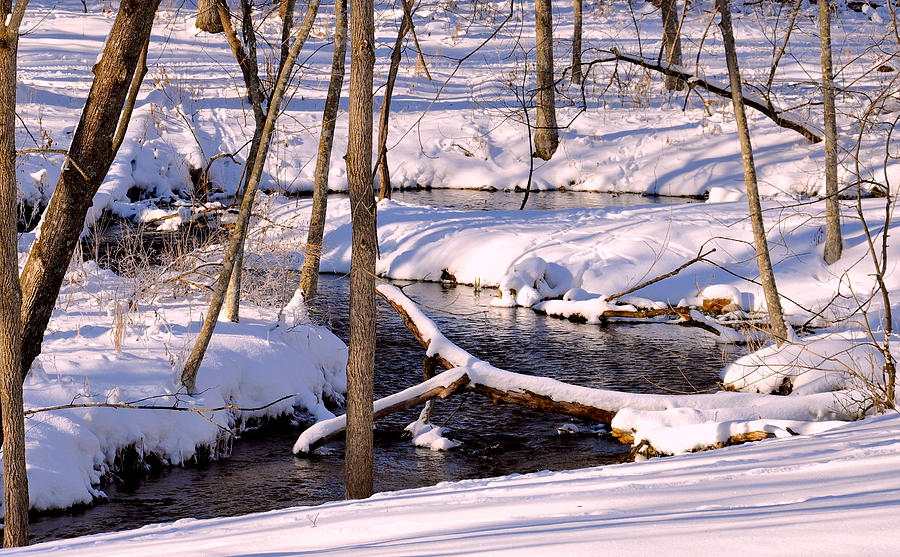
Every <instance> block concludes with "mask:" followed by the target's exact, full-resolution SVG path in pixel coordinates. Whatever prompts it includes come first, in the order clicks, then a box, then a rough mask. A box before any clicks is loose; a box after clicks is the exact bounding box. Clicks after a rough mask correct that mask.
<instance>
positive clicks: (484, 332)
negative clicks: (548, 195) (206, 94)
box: [31, 193, 735, 541]
mask: <svg viewBox="0 0 900 557" xmlns="http://www.w3.org/2000/svg"><path fill="white" fill-rule="evenodd" d="M557 195H559V193H557ZM594 195H595V194H594ZM416 200H417V201H419V202H426V201H425V200H422V199H421V198H416ZM348 288H349V280H348V279H347V278H346V277H341V276H334V275H322V277H321V278H320V300H319V306H318V309H317V311H316V313H315V315H314V317H315V318H316V319H317V320H319V321H320V322H322V323H324V324H326V325H328V326H329V327H331V329H332V330H333V331H334V332H335V333H336V334H337V335H338V336H339V337H341V338H342V339H343V340H344V341H345V342H346V341H347V336H348V318H347V310H346V303H347V300H348V299H349V296H348ZM404 290H405V292H406V293H407V295H409V296H410V297H411V298H413V299H414V300H416V301H417V302H418V303H419V304H421V305H422V307H423V309H424V310H425V311H426V313H427V314H428V315H429V316H430V317H432V318H433V319H434V320H435V321H436V322H437V323H438V325H439V326H440V327H441V329H442V331H443V332H444V333H445V334H446V335H447V337H448V338H450V339H451V340H453V341H454V342H456V343H458V344H459V345H460V346H462V347H463V348H465V349H466V350H468V351H470V352H472V353H473V354H475V355H476V356H478V357H480V358H482V359H485V360H487V361H489V362H491V363H493V364H494V365H496V366H497V367H500V368H504V369H509V370H512V371H517V372H520V373H531V374H535V375H543V376H549V377H554V378H557V379H560V380H562V381H566V382H570V383H574V384H578V385H585V386H591V387H600V388H609V389H617V390H623V391H629V392H668V391H670V390H675V391H694V390H703V389H710V388H714V387H715V385H716V380H717V374H718V371H719V370H720V369H721V368H722V366H723V364H724V363H725V362H726V361H730V360H731V359H733V357H734V356H735V354H733V353H732V352H731V350H730V349H727V348H726V349H724V350H723V349H722V348H721V347H719V346H717V345H716V344H715V343H714V342H713V341H712V340H711V337H710V336H709V335H708V334H707V333H705V332H703V331H700V330H698V329H688V328H682V327H678V326H674V325H666V324H661V323H660V324H645V325H628V324H615V325H611V326H603V327H601V326H594V325H584V324H576V323H571V322H569V321H565V320H558V319H553V318H549V317H546V316H542V315H538V314H536V313H534V312H533V311H532V310H530V309H523V308H516V309H506V308H502V309H501V308H492V307H490V299H491V297H492V296H493V294H494V291H492V290H484V291H481V292H479V291H477V290H475V289H473V288H471V287H465V286H458V287H454V288H451V287H445V286H442V285H440V284H433V283H413V284H409V285H408V286H405V287H404ZM377 337H378V349H377V356H376V380H375V384H376V387H375V391H376V392H375V394H376V396H377V397H380V396H385V395H387V394H390V393H393V392H396V391H398V390H401V389H403V388H406V387H408V386H411V385H413V384H415V383H417V382H419V381H421V375H422V360H423V357H424V350H423V349H422V348H421V347H420V346H419V345H418V343H417V342H416V341H415V340H414V339H413V338H412V335H411V334H410V333H409V332H408V331H407V329H406V328H405V327H404V326H403V324H402V323H401V321H400V319H399V317H397V315H396V314H395V313H394V312H393V310H392V309H391V308H390V307H389V306H388V305H387V304H386V303H384V302H382V301H381V300H380V299H379V306H378V331H377ZM436 406H437V407H436V410H435V415H434V419H433V421H434V422H435V423H438V424H441V423H443V422H444V421H445V420H447V419H448V417H450V415H451V414H453V415H452V417H450V420H449V423H448V424H447V431H446V433H445V435H446V436H448V437H450V438H451V439H454V440H456V441H458V442H460V446H459V447H458V448H456V449H453V450H450V451H446V452H437V451H431V450H427V449H420V448H416V447H413V446H412V445H411V444H410V442H409V441H408V439H406V438H404V437H403V427H404V426H405V425H406V424H408V423H409V422H411V421H413V420H415V419H416V417H417V415H418V409H413V410H410V411H408V412H405V413H402V414H395V415H392V416H389V417H388V418H385V419H384V420H383V421H380V422H378V424H377V429H376V451H375V489H376V490H377V491H385V490H397V489H405V488H412V487H420V486H426V485H433V484H436V483H439V482H442V481H452V480H460V479H466V478H478V477H489V476H496V475H503V474H510V473H514V472H517V473H527V472H534V471H538V470H545V469H549V470H561V469H573V468H582V467H586V466H596V465H602V464H609V463H615V462H619V461H621V460H622V459H623V458H625V457H626V455H627V454H628V447H625V446H623V445H620V444H619V443H618V442H616V441H615V440H614V439H612V438H610V437H609V436H607V435H604V434H603V433H602V432H598V431H596V430H594V429H592V428H591V427H590V424H586V423H581V422H578V421H576V420H573V419H570V418H568V417H565V416H559V415H553V414H543V413H541V412H537V411H532V410H529V409H525V408H520V407H516V406H510V405H499V406H494V405H493V404H491V402H490V401H489V400H487V399H486V398H483V397H480V396H479V395H474V394H473V395H471V396H466V395H459V396H456V397H451V398H450V399H448V400H446V401H439V402H438V404H437V405H436ZM457 410H458V411H457ZM568 424H572V425H574V426H575V429H577V433H570V432H566V431H564V429H571V426H570V425H568ZM564 426H565V427H564ZM561 428H564V429H563V430H561ZM299 432H300V428H298V427H291V426H287V425H285V426H283V427H280V428H269V429H267V430H266V431H265V432H259V433H252V434H247V435H245V436H244V437H243V438H242V439H240V440H238V441H236V442H235V443H234V447H233V452H232V454H231V456H230V458H226V459H222V460H219V461H216V462H212V463H209V464H205V465H197V466H190V467H177V468H171V469H166V470H163V471H161V472H158V473H154V474H151V475H149V476H147V477H145V478H142V479H140V480H139V481H132V482H129V483H128V484H123V483H115V482H110V483H109V484H108V485H106V486H104V490H105V491H106V493H107V495H108V496H109V499H108V501H107V502H104V503H102V504H98V505H96V506H93V507H90V508H87V509H83V510H80V511H75V512H65V513H61V514H57V515H44V516H39V517H36V518H34V519H33V520H32V523H31V531H32V536H33V540H34V541H40V540H47V539H55V538H64V537H72V536H78V535H84V534H90V533H97V532H105V531H112V530H121V529H126V528H135V527H139V526H142V525H145V524H149V523H156V522H165V521H172V520H177V519H180V518H186V517H195V518H209V517H216V516H229V515H237V514H244V513H249V512H256V511H265V510H271V509H276V508H283V507H287V506H294V505H312V504H317V503H322V502H325V501H330V500H335V499H340V498H342V496H343V450H344V445H343V442H333V443H331V444H329V445H326V446H325V447H323V448H321V449H319V451H318V453H317V454H316V455H314V456H313V457H312V458H299V457H295V456H293V455H292V454H291V451H290V449H291V445H292V444H293V442H294V440H295V439H296V437H297V435H298V434H299ZM311 513H312V514H314V513H315V511H311Z"/></svg>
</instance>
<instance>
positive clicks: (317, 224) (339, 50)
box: [299, 0, 347, 301]
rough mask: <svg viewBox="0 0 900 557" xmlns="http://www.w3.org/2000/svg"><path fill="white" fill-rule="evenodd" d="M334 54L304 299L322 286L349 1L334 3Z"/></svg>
mask: <svg viewBox="0 0 900 557" xmlns="http://www.w3.org/2000/svg"><path fill="white" fill-rule="evenodd" d="M334 18H335V22H334V57H333V58H332V60H331V81H330V82H329V83H328V94H327V95H326V97H325V110H324V111H323V112H322V137H321V139H319V153H318V156H317V158H316V174H315V182H314V185H313V206H312V214H311V215H310V217H309V233H308V235H307V238H306V256H305V257H304V259H303V270H302V271H301V273H300V286H299V288H300V290H301V291H302V292H303V296H304V299H305V300H307V301H311V300H312V299H313V298H315V296H316V290H317V289H318V286H319V261H320V259H321V256H322V238H323V237H324V236H325V216H326V213H327V210H328V170H329V168H330V167H331V147H332V145H334V127H335V123H336V122H337V113H338V108H340V104H341V87H343V85H344V59H345V58H346V56H347V0H336V1H335V3H334Z"/></svg>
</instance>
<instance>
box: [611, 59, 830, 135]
mask: <svg viewBox="0 0 900 557" xmlns="http://www.w3.org/2000/svg"><path fill="white" fill-rule="evenodd" d="M609 52H610V53H611V54H612V55H613V56H614V57H615V59H616V60H622V61H623V62H628V63H629V64H634V65H636V66H641V67H642V68H646V69H648V70H653V71H655V72H660V73H662V74H664V75H666V76H669V77H675V78H678V79H681V80H683V81H685V82H686V83H687V84H688V87H691V88H694V87H701V88H703V89H706V90H707V91H709V92H710V93H714V94H716V95H719V96H720V97H725V98H728V99H730V98H731V87H730V86H728V85H725V84H723V83H718V82H716V81H713V80H711V79H706V78H702V77H699V76H697V75H694V74H693V73H691V72H689V71H687V70H685V69H683V68H681V67H680V66H662V65H661V64H659V63H657V62H655V61H651V60H648V59H646V58H644V57H642V56H635V55H633V54H626V53H624V52H620V51H619V50H618V49H616V48H613V49H612V50H610V51H609ZM743 98H744V105H745V106H749V107H750V108H754V109H756V110H757V111H759V112H760V113H762V114H764V115H765V116H767V117H768V118H769V119H770V120H772V121H773V122H774V123H775V124H777V125H778V126H780V127H782V128H786V129H789V130H794V131H795V132H797V133H799V134H800V135H802V136H803V137H805V138H806V139H808V140H810V141H811V142H812V143H821V141H822V136H820V135H819V134H818V133H817V132H816V131H813V130H812V129H810V128H809V127H807V126H806V125H805V124H804V123H803V122H800V121H799V120H796V119H794V118H792V117H790V116H785V115H784V112H783V111H779V110H778V109H776V108H775V107H774V106H772V104H771V103H767V102H766V101H765V100H763V99H760V98H759V97H757V96H756V95H754V94H753V93H751V92H750V91H747V90H746V89H745V90H744V95H743Z"/></svg>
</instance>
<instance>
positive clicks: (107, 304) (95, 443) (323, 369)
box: [20, 235, 347, 510]
mask: <svg viewBox="0 0 900 557" xmlns="http://www.w3.org/2000/svg"><path fill="white" fill-rule="evenodd" d="M29 236H31V235H27V236H26V238H23V241H21V242H20V248H23V247H25V246H27V245H28V242H27V239H28V237H29ZM23 255H24V252H23ZM160 283H161V284H160V285H156V286H154V287H153V288H152V289H151V290H150V291H144V292H143V293H140V292H141V291H142V290H143V287H145V286H146V284H144V283H142V282H137V281H135V280H134V279H133V278H126V277H119V276H116V275H115V274H113V273H112V272H110V271H108V270H103V269H100V268H99V267H98V266H97V265H96V264H95V263H94V262H92V261H91V262H85V263H83V264H80V265H76V264H73V266H72V269H71V270H70V272H69V274H68V276H67V281H66V284H65V285H64V287H63V291H62V293H61V295H60V303H59V306H58V307H57V309H56V310H55V311H54V313H53V316H52V318H51V320H50V324H49V326H48V330H47V333H46V335H45V337H44V344H43V352H42V354H41V356H40V357H39V360H38V365H36V366H34V367H33V368H32V370H31V372H30V373H29V375H28V378H27V379H26V381H25V408H26V410H28V411H33V412H34V413H30V414H29V415H28V416H27V418H26V424H25V428H26V439H27V447H26V459H27V464H28V480H29V496H30V501H31V506H32V508H34V509H35V510H46V509H57V508H65V507H69V506H72V505H77V504H90V503H92V502H94V500H95V499H96V498H102V497H104V494H103V493H102V492H101V491H100V490H99V489H98V483H99V481H100V478H101V476H103V475H105V474H106V473H107V472H108V471H110V470H113V471H115V462H116V460H117V458H119V457H121V456H122V455H123V451H125V450H126V449H130V450H133V452H134V453H135V454H136V455H138V456H139V457H140V458H144V457H149V456H151V455H152V457H153V459H154V460H155V461H157V462H159V463H161V464H163V465H179V464H184V463H186V462H188V461H190V460H192V459H195V458H203V457H198V453H201V452H205V453H206V455H207V457H210V458H217V457H220V456H226V455H227V454H228V452H229V448H230V444H231V442H232V440H233V436H232V432H238V433H239V432H240V431H241V430H242V429H243V428H244V427H248V426H253V425H254V424H255V423H258V421H259V420H260V419H265V418H275V417H279V416H283V415H285V414H288V415H290V414H292V413H293V412H294V409H295V408H296V410H297V411H298V412H302V413H306V414H307V415H308V416H312V417H314V418H318V419H322V418H329V417H332V416H333V414H332V413H331V412H330V411H329V410H328V409H327V408H326V401H331V402H332V403H334V404H335V405H336V404H337V403H340V402H342V401H343V393H344V392H345V390H346V372H345V366H346V358H347V352H346V347H345V346H344V344H343V343H342V342H341V341H340V340H339V339H338V338H337V337H335V336H334V335H333V334H331V332H330V331H328V329H327V328H325V327H321V326H316V325H314V324H313V323H311V322H309V321H308V320H307V319H305V317H304V315H302V314H295V313H294V312H286V314H285V315H282V316H281V317H279V316H277V315H276V313H277V312H276V311H273V310H267V309H266V308H261V307H256V306H254V305H253V304H245V305H244V307H243V313H242V316H241V322H240V323H231V322H230V321H227V320H223V322H222V323H220V324H219V325H218V327H217V328H216V335H215V337H214V339H213V341H212V344H211V345H210V349H209V353H208V354H207V356H206V358H205V359H204V361H203V365H202V367H201V368H200V372H199V374H198V377H197V380H198V384H197V393H198V395H197V396H195V397H189V396H187V395H186V394H185V392H184V388H183V387H182V386H181V384H180V376H181V375H180V374H181V367H182V366H183V363H184V360H185V359H186V358H187V355H188V354H189V353H190V350H191V348H192V347H193V340H194V337H195V335H196V333H197V332H198V331H199V329H200V324H201V323H202V319H203V314H204V312H205V311H206V299H205V298H203V297H200V296H197V295H190V296H172V290H171V289H168V288H166V286H163V285H164V284H165V283H164V281H162V280H161V281H160ZM163 291H165V292H166V294H165V295H163V294H162V292H163ZM286 395H289V396H286ZM273 402H276V404H271V403H273ZM70 404H74V405H96V404H128V405H131V406H141V407H151V406H152V407H160V409H159V410H156V409H150V410H148V409H146V408H109V407H106V408H104V407H92V408H76V409H54V410H50V411H41V409H46V408H49V407H55V406H59V405H70ZM227 405H231V406H234V407H238V408H247V409H252V408H259V407H264V408H260V409H259V410H256V411H243V412H242V411H240V410H235V409H229V408H223V407H225V406H227ZM173 407H178V408H181V410H167V409H166V408H173ZM332 407H333V406H332ZM215 408H219V410H215V411H212V410H206V411H203V412H197V411H195V410H205V409H215ZM285 450H287V448H286V449H285Z"/></svg>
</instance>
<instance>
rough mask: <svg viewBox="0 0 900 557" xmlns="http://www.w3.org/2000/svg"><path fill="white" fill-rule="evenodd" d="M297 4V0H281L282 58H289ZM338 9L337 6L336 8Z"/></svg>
mask: <svg viewBox="0 0 900 557" xmlns="http://www.w3.org/2000/svg"><path fill="white" fill-rule="evenodd" d="M296 4H297V0H281V5H280V6H279V7H278V16H279V17H281V58H280V59H281V60H284V59H286V58H287V55H288V49H289V48H290V45H289V44H288V43H289V42H290V39H291V28H292V27H293V26H294V6H295V5H296ZM336 11H337V8H335V12H336ZM335 15H336V14H335Z"/></svg>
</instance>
